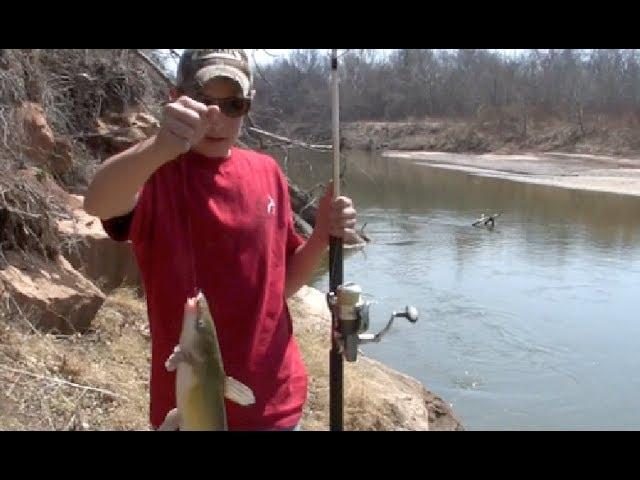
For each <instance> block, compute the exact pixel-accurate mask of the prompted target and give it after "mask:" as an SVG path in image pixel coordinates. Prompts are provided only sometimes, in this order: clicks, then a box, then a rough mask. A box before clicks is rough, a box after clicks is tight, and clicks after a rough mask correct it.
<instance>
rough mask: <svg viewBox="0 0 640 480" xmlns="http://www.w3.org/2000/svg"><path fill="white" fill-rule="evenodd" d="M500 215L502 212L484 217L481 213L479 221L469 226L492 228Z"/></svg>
mask: <svg viewBox="0 0 640 480" xmlns="http://www.w3.org/2000/svg"><path fill="white" fill-rule="evenodd" d="M500 215H502V212H499V213H494V214H493V215H485V214H484V213H483V214H482V216H481V217H480V218H479V219H477V220H476V221H475V222H473V223H472V224H471V225H472V226H474V227H481V226H484V227H488V228H493V227H494V226H495V223H496V218H498V217H499V216H500Z"/></svg>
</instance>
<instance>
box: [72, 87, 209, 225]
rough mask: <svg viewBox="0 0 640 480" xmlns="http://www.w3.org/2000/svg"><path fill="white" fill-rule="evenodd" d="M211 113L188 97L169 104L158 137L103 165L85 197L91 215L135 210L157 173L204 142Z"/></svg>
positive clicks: (116, 156) (114, 215)
mask: <svg viewBox="0 0 640 480" xmlns="http://www.w3.org/2000/svg"><path fill="white" fill-rule="evenodd" d="M215 108H217V107H215ZM209 110H210V109H208V108H207V106H206V105H203V104H201V103H199V102H196V101H195V100H192V99H190V98H188V97H184V96H183V97H180V98H179V99H178V100H176V101H175V102H172V103H169V104H167V105H166V106H165V108H164V112H163V113H164V115H163V120H162V125H161V127H160V131H159V132H158V134H157V135H155V136H153V137H150V138H149V139H147V140H144V141H142V142H140V143H138V144H137V145H134V146H133V147H131V148H129V149H127V150H125V151H124V152H121V153H118V154H117V155H114V156H113V157H111V158H109V159H108V160H106V161H105V162H104V163H103V164H102V165H101V166H100V168H99V169H98V171H97V172H96V174H95V176H94V178H93V180H92V181H91V184H90V185H89V188H88V189H87V193H86V195H85V198H84V209H85V210H86V211H87V213H89V214H91V215H95V216H96V217H98V218H100V219H103V220H105V219H109V218H114V217H119V216H122V215H125V214H127V213H129V212H130V211H132V210H133V208H134V207H135V205H136V196H137V193H138V191H139V190H140V188H141V187H142V186H143V185H144V183H145V182H146V181H147V180H148V179H149V177H151V175H152V174H153V172H155V171H156V170H157V169H158V168H159V167H161V166H162V165H164V164H165V163H167V162H169V161H171V160H172V159H174V158H176V157H177V156H178V155H180V154H181V153H183V152H186V151H188V150H189V148H191V145H195V144H197V143H198V142H199V141H200V140H201V139H202V137H203V136H204V133H205V131H206V128H207V126H208V123H209V121H210V117H209V114H208V112H209Z"/></svg>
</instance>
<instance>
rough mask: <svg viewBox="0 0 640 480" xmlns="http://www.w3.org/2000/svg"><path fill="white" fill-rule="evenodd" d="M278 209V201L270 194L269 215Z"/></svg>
mask: <svg viewBox="0 0 640 480" xmlns="http://www.w3.org/2000/svg"><path fill="white" fill-rule="evenodd" d="M275 209H276V202H275V201H274V200H273V197H272V196H271V195H269V203H267V213H268V214H269V215H271V214H273V212H274V211H275Z"/></svg>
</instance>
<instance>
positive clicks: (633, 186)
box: [383, 150, 640, 196]
mask: <svg viewBox="0 0 640 480" xmlns="http://www.w3.org/2000/svg"><path fill="white" fill-rule="evenodd" d="M383 156H387V157H392V158H401V159H406V160H410V161H412V162H416V163H419V164H421V165H425V166H428V167H436V168H446V169H452V170H461V171H465V172H468V173H470V174H473V175H480V176H485V177H497V178H504V179H508V180H512V181H516V182H525V183H535V184H539V185H548V186H554V187H561V188H569V189H576V190H591V191H600V192H608V193H616V194H622V195H634V196H640V157H613V156H605V155H589V154H568V153H564V152H547V153H530V154H516V155H505V154H494V153H491V154H480V155H469V154H460V153H446V152H425V151H412V152H407V151H398V150H387V151H385V152H383Z"/></svg>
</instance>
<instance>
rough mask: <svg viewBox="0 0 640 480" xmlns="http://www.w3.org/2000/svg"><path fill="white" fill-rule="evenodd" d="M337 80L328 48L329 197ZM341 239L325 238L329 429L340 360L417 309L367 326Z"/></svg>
mask: <svg viewBox="0 0 640 480" xmlns="http://www.w3.org/2000/svg"><path fill="white" fill-rule="evenodd" d="M339 98H340V96H339V81H338V50H337V49H332V50H331V124H332V135H333V200H335V199H336V198H338V197H339V196H340V117H339V111H340V101H339ZM342 247H343V243H342V238H337V237H334V236H331V238H330V241H329V293H328V294H327V303H328V305H329V310H330V311H331V351H330V352H329V424H330V429H331V431H342V430H343V420H344V418H343V412H344V408H343V404H344V392H343V359H346V360H347V361H348V362H355V361H356V360H357V356H358V345H362V344H365V343H378V342H380V340H381V339H382V337H383V336H384V335H385V334H386V333H387V332H388V331H389V329H390V328H391V325H392V324H393V321H394V319H396V318H406V319H407V320H409V321H410V322H411V323H415V322H417V321H418V310H417V309H416V308H415V307H413V306H409V305H408V306H406V307H405V309H404V311H401V312H396V311H393V312H392V314H391V318H390V319H389V321H388V323H387V325H386V326H385V327H384V328H383V329H382V330H381V331H380V332H378V333H376V334H372V333H365V332H366V331H367V330H368V329H369V306H370V303H369V302H365V301H363V300H362V298H361V295H362V289H361V288H360V286H359V285H358V284H357V283H354V282H348V283H344V279H343V274H344V258H343V248H342Z"/></svg>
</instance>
